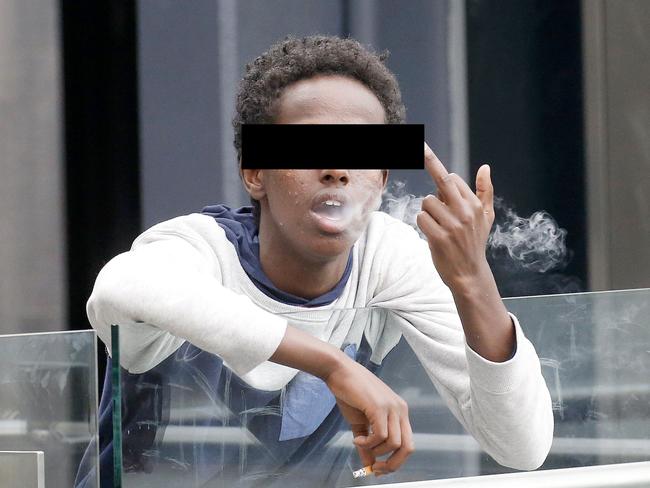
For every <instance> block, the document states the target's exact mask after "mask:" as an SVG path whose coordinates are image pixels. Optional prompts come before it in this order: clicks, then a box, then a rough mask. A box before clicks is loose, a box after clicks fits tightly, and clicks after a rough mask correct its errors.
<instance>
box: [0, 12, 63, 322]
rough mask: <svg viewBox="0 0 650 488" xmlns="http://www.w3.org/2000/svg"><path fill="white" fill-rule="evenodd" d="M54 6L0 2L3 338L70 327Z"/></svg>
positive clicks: (0, 317) (0, 289)
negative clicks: (66, 278) (9, 334)
mask: <svg viewBox="0 0 650 488" xmlns="http://www.w3.org/2000/svg"><path fill="white" fill-rule="evenodd" d="M58 7H59V3H58V2H56V1H53V0H47V1H38V0H2V1H1V2H0V233H1V237H0V334H3V333H17V332H42V331H47V330H60V329H66V328H67V324H66V322H65V299H64V298H65V286H66V282H65V262H64V259H65V231H64V221H63V189H62V181H63V178H62V172H63V170H62V165H61V122H60V115H61V83H60V56H59V55H60V53H59V51H60V49H59V18H58Z"/></svg>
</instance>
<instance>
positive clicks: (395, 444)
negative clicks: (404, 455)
mask: <svg viewBox="0 0 650 488" xmlns="http://www.w3.org/2000/svg"><path fill="white" fill-rule="evenodd" d="M401 446H402V444H401V443H400V442H399V441H397V439H389V440H388V441H386V447H388V450H389V451H394V450H396V449H399V448H400V447H401Z"/></svg>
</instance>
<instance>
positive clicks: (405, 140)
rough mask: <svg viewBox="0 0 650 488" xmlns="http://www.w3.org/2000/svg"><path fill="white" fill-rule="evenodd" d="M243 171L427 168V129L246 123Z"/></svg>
mask: <svg viewBox="0 0 650 488" xmlns="http://www.w3.org/2000/svg"><path fill="white" fill-rule="evenodd" d="M241 157H242V162H241V167H242V169H325V168H336V169H424V124H242V153H241Z"/></svg>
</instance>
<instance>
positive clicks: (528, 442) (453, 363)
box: [370, 222, 553, 470]
mask: <svg viewBox="0 0 650 488" xmlns="http://www.w3.org/2000/svg"><path fill="white" fill-rule="evenodd" d="M389 230H390V231H389ZM379 254H380V255H381V256H382V258H381V259H382V261H383V263H382V270H383V271H382V277H381V279H380V280H379V284H378V290H377V291H376V294H375V296H374V298H373V299H372V303H371V304H370V305H371V306H378V307H384V308H388V309H390V310H391V311H392V313H391V314H390V317H391V319H392V320H390V321H389V323H390V326H389V327H397V328H399V329H400V331H401V333H402V334H403V336H404V338H405V339H406V341H407V342H408V344H409V345H410V347H411V348H412V349H413V351H414V353H415V355H416V356H417V358H418V359H419V361H420V363H421V364H422V366H423V367H424V369H425V370H426V372H427V375H428V376H429V378H430V379H431V381H432V383H433V384H434V386H435V387H436V389H437V390H438V392H439V394H440V395H441V397H442V398H443V399H444V400H445V402H446V404H447V405H448V407H449V408H450V410H451V411H452V413H453V414H454V416H455V417H456V418H457V419H458V420H459V421H460V423H461V424H462V425H463V426H464V427H465V429H466V430H467V431H468V432H469V433H470V434H471V435H472V436H474V438H475V439H476V440H477V441H478V442H479V444H480V445H481V447H482V448H483V449H484V450H485V451H486V452H487V453H488V454H489V455H490V456H492V457H493V458H494V459H495V460H496V461H497V462H498V463H499V464H502V465H504V466H508V467H511V468H515V469H521V470H532V469H536V468H538V467H539V466H541V464H542V463H543V462H544V460H545V459H546V456H547V455H548V452H549V450H550V447H551V443H552V440H553V412H552V406H551V397H550V394H549V391H548V388H547V386H546V383H545V381H544V378H543V376H542V374H541V367H540V362H539V358H538V356H537V352H536V351H535V348H534V346H533V344H532V343H531V342H530V341H529V340H528V339H527V338H526V337H525V335H524V332H523V330H522V329H521V326H520V325H519V322H518V320H517V318H516V317H515V316H514V315H512V314H510V317H511V318H512V321H513V323H514V326H515V331H516V352H515V354H514V356H513V357H512V358H511V359H509V360H508V361H505V362H502V363H495V362H492V361H489V360H487V359H485V358H483V357H482V356H480V355H479V354H477V353H476V352H475V351H474V350H472V349H471V348H470V347H469V345H468V344H467V342H466V339H465V334H464V331H463V328H462V323H461V321H460V317H459V316H458V312H457V309H456V305H455V303H454V300H453V296H452V294H451V290H449V288H448V287H447V286H446V285H445V284H444V283H443V281H442V279H441V278H440V276H439V275H438V272H437V271H436V269H435V266H434V265H433V260H432V258H431V252H430V250H429V247H428V243H427V241H426V240H424V239H422V238H420V236H419V235H418V234H417V232H416V231H415V229H413V228H412V227H410V226H408V225H406V224H403V223H401V222H395V223H391V224H388V226H387V231H386V232H385V233H384V235H383V242H382V245H381V251H380V252H379Z"/></svg>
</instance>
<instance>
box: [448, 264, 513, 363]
mask: <svg viewBox="0 0 650 488" xmlns="http://www.w3.org/2000/svg"><path fill="white" fill-rule="evenodd" d="M451 292H452V295H453V296H454V302H455V303H456V308H457V309H458V315H459V316H460V320H461V322H462V324H463V329H464V331H465V337H466V338H467V344H468V345H469V346H470V347H471V348H472V349H473V350H474V351H475V352H476V353H478V354H479V355H481V356H482V357H484V358H485V359H488V360H490V361H493V362H503V361H507V360H508V359H510V358H511V357H512V354H513V351H514V348H515V346H516V341H515V328H514V325H513V323H512V320H511V319H510V316H509V315H508V311H507V310H506V307H505V305H504V304H503V301H502V300H501V296H500V295H499V290H498V288H497V285H496V282H495V281H494V276H493V275H492V272H491V270H490V268H489V266H488V265H487V262H486V263H485V266H484V268H483V269H482V270H481V271H480V273H479V274H478V275H477V276H476V277H475V279H473V280H472V281H468V282H466V283H458V284H454V285H452V287H451Z"/></svg>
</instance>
